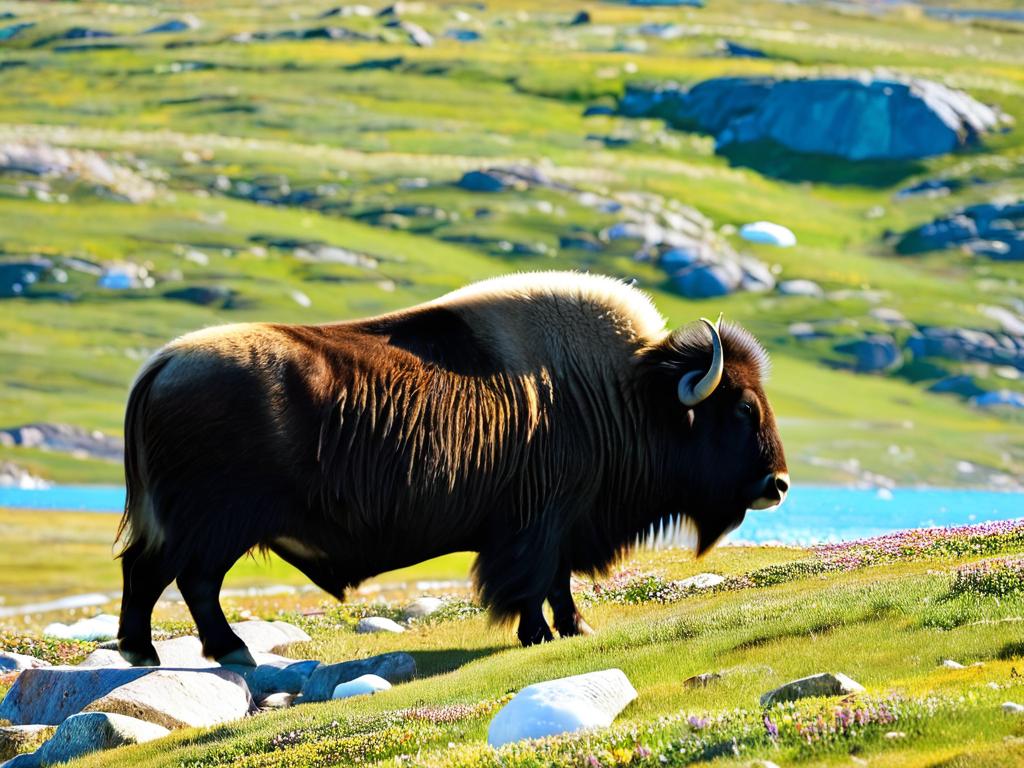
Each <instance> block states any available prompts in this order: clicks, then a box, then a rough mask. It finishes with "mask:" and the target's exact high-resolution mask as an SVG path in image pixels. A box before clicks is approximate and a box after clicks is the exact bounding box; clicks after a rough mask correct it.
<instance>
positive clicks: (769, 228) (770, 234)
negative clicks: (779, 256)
mask: <svg viewBox="0 0 1024 768" xmlns="http://www.w3.org/2000/svg"><path fill="white" fill-rule="evenodd" d="M740 237H742V238H743V239H744V240H746V241H747V242H750V243H760V244H763V245H775V246H778V247H779V248H789V247H791V246H794V245H796V235H794V234H793V231H792V230H791V229H788V228H787V227H784V226H782V225H781V224H775V223H773V222H770V221H755V222H754V223H752V224H744V225H743V226H742V227H740Z"/></svg>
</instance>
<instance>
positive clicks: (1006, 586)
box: [949, 557, 1024, 597]
mask: <svg viewBox="0 0 1024 768" xmlns="http://www.w3.org/2000/svg"><path fill="white" fill-rule="evenodd" d="M1021 592H1024V558H1012V557H1002V558H991V559H989V560H981V561H979V562H976V563H968V564H967V565H962V566H960V567H959V568H957V569H956V570H955V571H954V572H953V583H952V585H951V586H950V589H949V593H950V595H952V596H954V597H955V596H958V595H988V596H991V597H1009V596H1011V595H1016V594H1020V593H1021Z"/></svg>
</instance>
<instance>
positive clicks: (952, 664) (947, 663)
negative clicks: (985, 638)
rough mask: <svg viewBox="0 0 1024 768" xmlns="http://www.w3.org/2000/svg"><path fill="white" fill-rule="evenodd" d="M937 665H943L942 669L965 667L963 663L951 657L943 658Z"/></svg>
mask: <svg viewBox="0 0 1024 768" xmlns="http://www.w3.org/2000/svg"><path fill="white" fill-rule="evenodd" d="M939 666H941V667H943V668H944V669H965V667H964V665H963V664H961V663H960V662H959V661H953V659H943V660H942V663H941V664H940V665H939Z"/></svg>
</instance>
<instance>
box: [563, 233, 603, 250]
mask: <svg viewBox="0 0 1024 768" xmlns="http://www.w3.org/2000/svg"><path fill="white" fill-rule="evenodd" d="M558 247H559V248H573V249H576V250H580V251H590V252H591V253H596V252H598V251H600V250H603V249H604V244H603V243H602V242H601V241H600V240H598V239H597V238H596V237H594V236H593V235H592V234H590V233H589V232H573V233H572V234H570V235H560V236H559V237H558Z"/></svg>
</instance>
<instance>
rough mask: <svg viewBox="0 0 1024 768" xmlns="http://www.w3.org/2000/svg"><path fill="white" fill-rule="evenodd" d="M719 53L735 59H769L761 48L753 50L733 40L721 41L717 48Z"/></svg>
mask: <svg viewBox="0 0 1024 768" xmlns="http://www.w3.org/2000/svg"><path fill="white" fill-rule="evenodd" d="M716 47H717V49H718V52H719V53H720V54H722V55H723V56H731V57H732V58H735V59H767V58H768V54H767V53H765V52H764V51H762V50H761V49H760V48H752V47H751V46H749V45H741V44H740V43H734V42H733V41H732V40H719V41H718V45H717V46H716Z"/></svg>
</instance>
